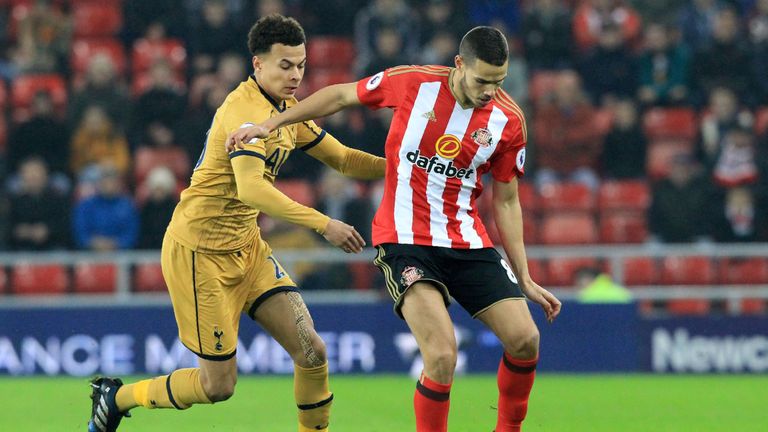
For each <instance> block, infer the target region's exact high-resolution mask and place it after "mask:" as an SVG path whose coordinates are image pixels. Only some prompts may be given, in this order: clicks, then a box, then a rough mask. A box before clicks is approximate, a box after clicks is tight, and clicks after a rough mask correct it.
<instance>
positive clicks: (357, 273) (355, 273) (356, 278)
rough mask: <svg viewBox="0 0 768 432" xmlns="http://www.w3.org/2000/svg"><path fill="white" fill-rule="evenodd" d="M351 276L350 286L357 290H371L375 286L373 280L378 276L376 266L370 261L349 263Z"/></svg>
mask: <svg viewBox="0 0 768 432" xmlns="http://www.w3.org/2000/svg"><path fill="white" fill-rule="evenodd" d="M347 268H348V269H349V273H350V276H351V277H352V280H351V281H350V287H351V288H352V289H356V290H361V291H365V290H370V289H372V288H373V280H374V278H375V277H376V271H377V270H376V268H375V267H374V266H371V265H370V263H368V262H351V263H349V264H347Z"/></svg>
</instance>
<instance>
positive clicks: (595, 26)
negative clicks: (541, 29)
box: [573, 0, 642, 52]
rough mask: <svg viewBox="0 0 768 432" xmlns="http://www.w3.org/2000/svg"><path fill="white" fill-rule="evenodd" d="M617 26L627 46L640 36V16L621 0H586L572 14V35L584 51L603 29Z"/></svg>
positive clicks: (633, 43) (597, 38)
mask: <svg viewBox="0 0 768 432" xmlns="http://www.w3.org/2000/svg"><path fill="white" fill-rule="evenodd" d="M614 27H618V28H619V29H621V34H622V35H623V36H624V37H623V40H624V41H626V43H627V45H628V46H634V45H635V43H636V42H637V40H638V37H639V36H640V31H641V30H642V23H641V21H640V16H639V15H638V14H637V12H635V11H634V9H632V8H631V7H629V6H627V5H625V4H624V2H623V1H622V0H586V1H584V2H582V3H581V5H580V6H579V7H578V8H577V9H576V12H575V13H574V16H573V36H574V39H575V40H576V46H577V48H578V49H579V50H580V51H582V52H586V51H589V50H590V49H591V48H593V47H594V46H595V45H596V44H597V43H598V40H599V39H600V34H601V33H602V32H603V30H604V29H607V28H614Z"/></svg>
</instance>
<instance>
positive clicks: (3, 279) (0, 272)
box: [0, 266, 8, 294]
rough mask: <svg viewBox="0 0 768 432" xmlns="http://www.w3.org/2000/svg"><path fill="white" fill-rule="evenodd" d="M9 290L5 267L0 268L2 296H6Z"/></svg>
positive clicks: (0, 291) (0, 290) (0, 292)
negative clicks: (6, 291)
mask: <svg viewBox="0 0 768 432" xmlns="http://www.w3.org/2000/svg"><path fill="white" fill-rule="evenodd" d="M7 288H8V274H7V273H6V271H5V267H3V266H0V294H5V290H6V289H7Z"/></svg>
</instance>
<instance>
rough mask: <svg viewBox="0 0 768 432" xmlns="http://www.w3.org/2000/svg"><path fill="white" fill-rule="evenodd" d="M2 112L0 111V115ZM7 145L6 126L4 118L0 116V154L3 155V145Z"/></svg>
mask: <svg viewBox="0 0 768 432" xmlns="http://www.w3.org/2000/svg"><path fill="white" fill-rule="evenodd" d="M1 112H2V110H0V113H1ZM7 143H8V124H7V123H6V122H5V116H4V115H2V114H0V153H2V154H4V153H5V145H6V144H7Z"/></svg>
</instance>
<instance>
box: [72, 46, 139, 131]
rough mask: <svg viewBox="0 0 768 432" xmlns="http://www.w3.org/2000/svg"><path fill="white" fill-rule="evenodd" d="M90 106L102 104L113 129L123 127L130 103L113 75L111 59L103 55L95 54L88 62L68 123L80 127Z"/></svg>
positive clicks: (75, 95)
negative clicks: (113, 125) (112, 124)
mask: <svg viewBox="0 0 768 432" xmlns="http://www.w3.org/2000/svg"><path fill="white" fill-rule="evenodd" d="M90 105H101V106H102V107H103V108H104V109H105V110H106V111H107V114H108V115H109V117H110V119H111V120H112V122H113V123H114V124H115V125H116V127H118V128H120V129H123V128H124V127H125V122H126V119H127V117H128V113H129V110H128V108H129V107H130V102H129V101H128V95H127V93H126V91H125V88H124V87H123V85H122V83H120V80H119V79H118V77H117V76H116V75H115V65H114V64H113V63H112V59H110V57H109V56H107V55H105V54H96V55H95V56H93V58H92V59H91V61H90V63H88V71H87V72H86V75H85V86H84V87H83V89H82V90H79V91H77V92H76V93H75V94H74V96H73V97H72V101H71V102H70V104H69V113H68V121H69V124H71V125H76V124H79V123H80V121H81V120H82V119H83V113H84V112H85V110H86V108H88V107H89V106H90Z"/></svg>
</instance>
